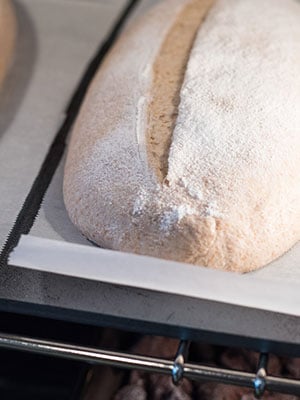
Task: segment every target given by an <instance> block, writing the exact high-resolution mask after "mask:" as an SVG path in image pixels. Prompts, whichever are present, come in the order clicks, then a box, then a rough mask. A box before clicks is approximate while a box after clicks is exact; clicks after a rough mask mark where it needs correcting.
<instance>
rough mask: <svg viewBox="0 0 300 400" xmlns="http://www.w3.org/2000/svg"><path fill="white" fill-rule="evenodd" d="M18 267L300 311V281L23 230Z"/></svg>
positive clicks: (17, 250)
mask: <svg viewBox="0 0 300 400" xmlns="http://www.w3.org/2000/svg"><path fill="white" fill-rule="evenodd" d="M10 263H11V264H12V265H14V266H17V267H23V268H29V269H33V270H38V271H44V272H50V273H56V274H60V275H65V276H71V277H76V278H81V279H87V280H95V281H99V282H102V283H109V284H114V285H120V286H125V287H134V288H137V289H143V290H149V291H158V292H162V293H166V294H172V295H174V294H178V295H181V296H183V297H191V298H195V299H202V300H209V301H216V302H220V303H226V304H232V305H237V306H241V307H247V308H252V309H259V310H264V311H271V312H275V313H281V314H286V315H291V316H296V317H300V307H299V304H300V290H299V287H298V285H297V284H295V283H293V282H290V283H289V284H287V283H286V284H285V285H284V284H283V282H281V281H276V280H268V281H266V280H262V279H259V278H257V277H255V276H251V275H241V274H236V273H232V272H225V271H219V270H213V269H209V268H205V267H199V266H194V265H191V264H183V263H178V262H174V261H169V260H162V259H159V258H153V257H148V256H141V255H136V254H131V253H123V252H120V251H114V250H107V249H101V248H99V247H94V246H86V245H80V244H75V243H68V242H60V241H57V240H51V239H44V238H39V237H35V236H32V235H22V236H21V239H20V241H19V243H18V245H17V246H16V248H15V249H14V251H13V252H12V253H11V255H10Z"/></svg>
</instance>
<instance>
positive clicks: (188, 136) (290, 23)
mask: <svg viewBox="0 0 300 400" xmlns="http://www.w3.org/2000/svg"><path fill="white" fill-rule="evenodd" d="M196 2H197V1H196ZM190 3H191V1H184V0H165V1H163V2H162V3H160V4H159V5H158V6H156V7H155V8H154V9H153V10H151V11H150V12H149V13H148V14H147V15H146V16H144V17H143V18H142V19H140V20H139V22H137V23H135V24H134V25H131V26H129V27H128V28H127V29H126V31H125V32H124V33H123V34H122V36H121V38H120V39H119V41H118V42H117V44H116V45H115V46H114V48H113V49H112V51H111V52H110V54H109V56H108V57H107V58H106V59H105V61H104V63H103V64H102V66H101V68H100V69H99V71H98V73H97V75H96V77H95V79H94V81H93V83H92V85H91V87H90V89H89V91H88V94H87V96H86V99H85V102H84V104H83V107H82V109H81V112H80V114H79V117H78V119H77V122H76V124H75V126H74V129H73V132H72V137H71V141H70V144H69V149H68V156H67V161H66V166H65V177H64V199H65V204H66V208H67V210H68V213H69V215H70V218H71V220H72V221H73V223H74V224H75V225H76V226H77V227H78V228H79V229H80V230H81V232H82V233H83V234H84V235H85V236H86V237H88V238H89V239H90V240H91V241H93V242H95V243H97V244H99V245H100V246H103V247H106V248H112V249H117V250H122V251H127V252H134V253H139V254H146V255H151V256H155V257H160V258H166V259H173V260H177V261H182V262H188V263H192V264H198V265H204V266H208V267H212V268H217V269H223V270H230V271H237V272H247V271H251V270H254V269H257V268H259V267H261V266H263V265H266V264H267V263H269V262H271V261H272V260H274V259H275V258H277V257H279V256H280V255H282V254H283V253H284V252H286V251H287V250H288V249H290V248H291V247H292V246H293V245H294V244H295V243H296V242H297V241H298V240H299V238H300V173H299V171H300V109H299V108H300V75H299V71H300V23H299V21H300V4H299V2H297V1H296V0H216V1H210V2H208V1H206V2H205V1H201V0H198V3H199V7H198V6H197V7H198V9H199V10H200V9H201V7H202V6H203V7H204V11H205V12H204V13H203V16H201V23H200V25H199V27H198V29H197V32H196V35H195V37H194V38H193V43H192V47H191V49H190V50H189V51H190V54H189V57H188V60H187V63H186V66H185V71H184V76H183V80H182V82H181V83H180V85H181V86H180V90H179V94H178V95H179V96H180V101H178V105H177V106H176V107H177V110H176V113H174V107H173V111H168V110H171V109H172V107H171V108H170V104H167V103H166V104H167V106H168V107H167V106H166V107H165V108H164V110H167V111H166V112H164V113H162V115H158V116H157V117H155V118H154V117H153V118H152V117H151V113H154V111H153V110H154V108H155V107H154V106H153V104H152V103H151V102H152V99H153V98H154V93H158V96H159V93H160V92H159V88H158V89H157V87H155V82H159V79H158V80H157V79H155V73H157V72H156V71H155V70H154V68H153V65H156V64H155V62H156V61H157V60H158V57H159V56H160V55H161V49H163V48H164V46H167V44H166V43H167V39H166V38H167V36H168V34H169V33H170V31H171V29H172V27H173V28H174V24H178V27H179V26H180V21H181V19H182V20H183V13H184V12H185V10H187V8H186V7H188V5H189V4H190ZM194 3H195V0H194ZM199 12H200V11H199ZM201 12H202V11H201ZM199 15H200V14H199ZM176 29H177V28H176ZM178 29H179V28H178ZM189 40H190V39H189ZM178 46H181V43H180V40H178ZM174 68H175V66H174ZM178 71H179V69H178ZM158 73H159V72H158ZM178 76H179V78H180V74H179V73H178ZM179 78H178V79H179ZM171 81H172V79H170V82H171ZM175 95H176V93H175V94H174V96H175ZM170 96H171V95H170ZM172 96H173V95H172ZM167 97H168V96H167V95H166V98H164V97H163V96H161V99H162V100H161V101H165V102H166V101H168V98H167ZM170 99H171V100H170ZM170 99H169V100H170V101H173V103H172V104H173V105H174V104H175V105H176V104H177V103H176V102H174V100H172V99H174V98H171V97H170ZM156 108H157V107H156ZM162 109H163V107H162ZM155 112H156V111H155ZM168 113H169V114H168ZM153 115H154V114H153ZM166 115H167V117H166ZM151 118H152V119H151ZM172 118H174V119H175V124H174V128H173V127H172V128H170V127H171V126H172ZM158 120H163V121H165V122H163V123H164V124H165V125H167V126H168V127H169V131H170V130H171V131H172V132H171V137H170V140H169V142H165V143H164V144H163V146H164V147H162V145H161V144H160V143H159V140H156V133H157V137H159V133H160V129H163V128H157V129H154V134H153V133H152V134H151V133H149V121H150V122H151V123H157V121H158ZM153 121H154V122H153ZM158 123H160V122H159V121H158ZM167 131H168V129H167V130H165V131H164V132H167ZM165 134H168V133H164V135H165ZM166 143H169V144H166ZM155 146H156V147H155ZM166 160H167V161H166ZM160 163H162V165H163V166H162V167H160V165H159V164H160Z"/></svg>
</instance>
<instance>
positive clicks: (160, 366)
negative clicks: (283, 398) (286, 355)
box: [0, 333, 300, 398]
mask: <svg viewBox="0 0 300 400" xmlns="http://www.w3.org/2000/svg"><path fill="white" fill-rule="evenodd" d="M189 345H190V342H189V341H185V340H182V341H180V342H179V345H178V351H177V354H176V355H175V358H174V360H168V359H164V358H157V357H149V356H141V355H136V354H132V353H128V352H118V351H108V350H104V349H98V348H94V347H86V346H75V345H71V344H68V343H64V342H57V341H52V340H40V339H36V338H31V337H26V336H19V335H13V334H6V333H0V348H4V349H9V350H17V351H23V352H31V353H34V354H41V355H45V356H46V355H47V356H52V357H59V358H64V359H69V360H76V361H81V362H85V363H87V364H92V365H108V366H112V367H117V368H124V369H129V370H133V369H135V370H140V371H143V372H148V373H149V372H151V373H158V374H164V375H169V376H171V377H172V380H173V383H174V384H175V385H177V384H179V383H180V382H181V380H182V379H183V377H184V378H186V379H189V380H191V381H207V382H219V383H223V384H227V385H236V386H243V387H247V388H252V389H253V391H254V394H255V396H256V398H261V397H262V396H263V394H264V392H265V391H266V390H268V391H272V392H279V393H284V394H292V395H297V396H300V381H299V380H295V379H290V378H282V377H274V376H269V375H268V374H267V365H268V354H266V353H261V354H260V358H259V363H258V366H257V372H256V373H249V372H243V371H236V370H230V369H226V368H219V367H210V366H205V365H200V364H198V363H189V362H187V361H186V360H187V359H188V352H189Z"/></svg>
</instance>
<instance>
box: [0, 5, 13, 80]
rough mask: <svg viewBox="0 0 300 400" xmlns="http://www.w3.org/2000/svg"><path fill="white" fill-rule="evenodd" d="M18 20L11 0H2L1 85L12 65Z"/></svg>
mask: <svg viewBox="0 0 300 400" xmlns="http://www.w3.org/2000/svg"><path fill="white" fill-rule="evenodd" d="M15 37H16V20H15V14H14V10H13V8H12V4H11V1H10V0H0V86H1V83H2V81H3V79H4V77H5V75H6V73H7V71H8V69H9V67H10V65H11V61H12V55H13V49H14V44H15Z"/></svg>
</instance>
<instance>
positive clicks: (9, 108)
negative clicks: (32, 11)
mask: <svg viewBox="0 0 300 400" xmlns="http://www.w3.org/2000/svg"><path fill="white" fill-rule="evenodd" d="M14 6H15V7H14V8H15V12H16V17H17V37H16V47H15V54H14V59H13V63H12V66H11V68H10V70H9V72H8V74H7V76H6V78H5V80H4V83H3V87H2V89H1V92H0V137H1V136H2V135H4V134H5V132H6V131H7V129H8V128H9V126H10V124H11V123H12V121H13V120H14V118H15V115H16V114H17V112H18V109H19V108H20V106H21V104H22V101H23V98H24V95H25V93H26V90H27V88H28V85H29V83H30V80H31V77H32V74H33V71H34V67H35V63H36V57H37V50H38V42H37V35H36V32H35V28H34V24H33V21H32V20H31V18H30V15H29V14H28V12H27V10H26V8H25V7H24V6H23V5H22V4H20V3H19V2H18V1H14Z"/></svg>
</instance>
